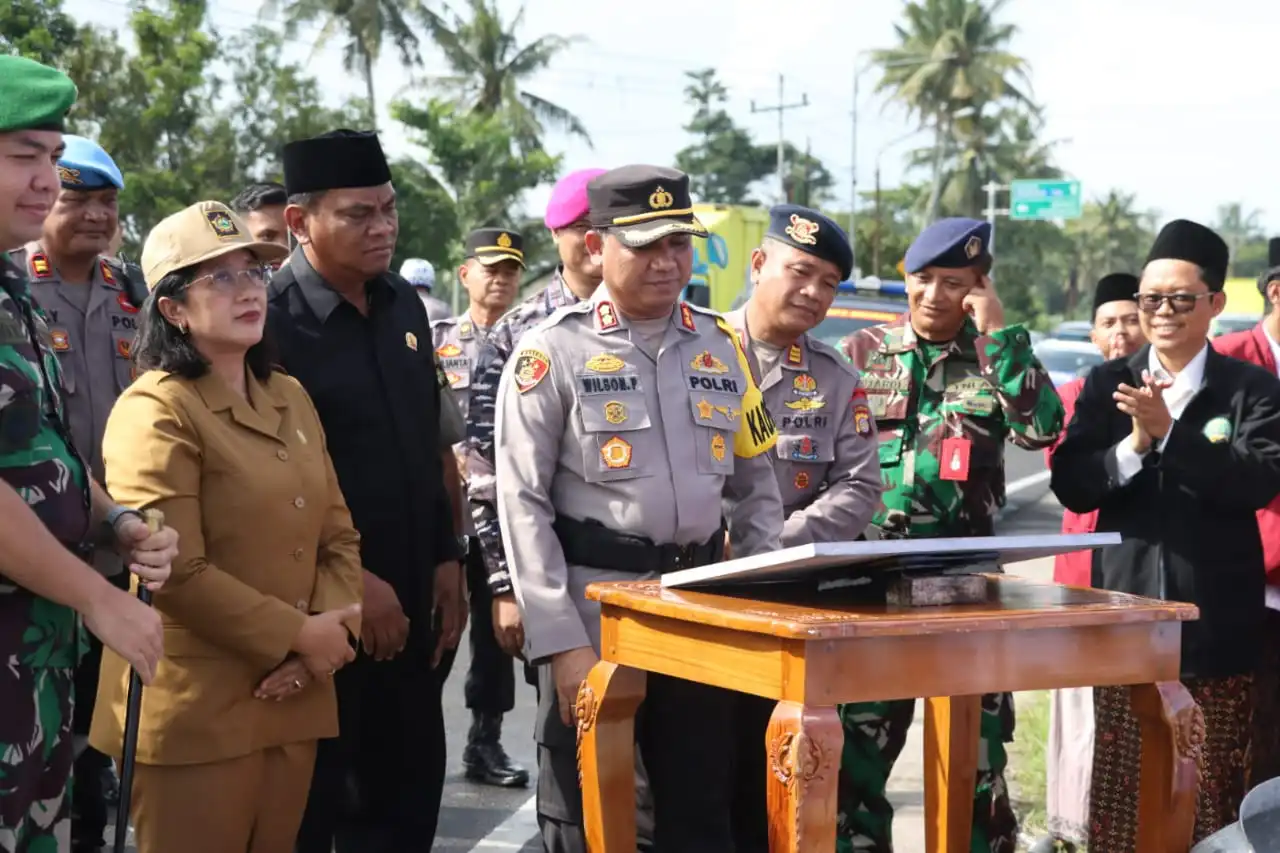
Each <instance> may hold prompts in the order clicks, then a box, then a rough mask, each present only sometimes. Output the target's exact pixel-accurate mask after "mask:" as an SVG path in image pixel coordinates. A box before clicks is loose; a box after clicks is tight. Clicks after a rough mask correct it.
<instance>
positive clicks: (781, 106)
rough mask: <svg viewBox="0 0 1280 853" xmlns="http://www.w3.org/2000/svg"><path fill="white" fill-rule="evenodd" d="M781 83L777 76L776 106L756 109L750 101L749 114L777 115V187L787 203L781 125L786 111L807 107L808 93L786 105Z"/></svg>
mask: <svg viewBox="0 0 1280 853" xmlns="http://www.w3.org/2000/svg"><path fill="white" fill-rule="evenodd" d="M783 81H784V77H783V75H781V74H779V75H778V103H777V104H776V105H774V106H772V107H757V106H756V102H755V101H754V100H752V101H751V112H752V114H753V115H754V114H755V113H770V112H777V114H778V186H779V189H780V190H781V191H782V200H783V201H784V202H785V201H788V200H789V199H788V198H787V172H786V169H787V156H786V153H785V147H784V146H785V145H786V144H787V143H786V140H787V137H786V135H785V133H784V129H783V125H784V122H783V117H784V116H785V115H786V112H787V110H794V109H798V108H799V107H807V106H809V95H808V93H805V94H803V95H801V96H800V100H799V101H797V102H796V103H794V104H788V103H787V102H786V99H785V98H784V96H783Z"/></svg>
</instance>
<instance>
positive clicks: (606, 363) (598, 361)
mask: <svg viewBox="0 0 1280 853" xmlns="http://www.w3.org/2000/svg"><path fill="white" fill-rule="evenodd" d="M626 366H627V363H626V362H625V361H623V360H622V359H620V358H618V357H617V356H616V355H612V354H610V353H607V352H602V353H600V354H599V355H593V356H591V358H589V359H587V363H586V365H585V367H586V368H587V370H590V371H592V372H593V373H617V372H618V371H619V370H621V369H622V368H624V367H626Z"/></svg>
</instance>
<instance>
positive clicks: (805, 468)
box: [725, 309, 883, 547]
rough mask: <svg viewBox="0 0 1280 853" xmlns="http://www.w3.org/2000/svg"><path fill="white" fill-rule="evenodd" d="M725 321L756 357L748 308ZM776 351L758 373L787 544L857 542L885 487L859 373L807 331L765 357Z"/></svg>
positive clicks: (756, 366) (785, 543) (877, 505)
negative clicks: (772, 432)
mask: <svg viewBox="0 0 1280 853" xmlns="http://www.w3.org/2000/svg"><path fill="white" fill-rule="evenodd" d="M725 319H726V320H727V321H728V322H729V323H730V324H731V325H732V326H733V328H734V329H736V330H737V332H738V334H739V336H740V337H741V340H742V344H743V347H744V349H746V350H747V351H749V352H751V353H752V354H753V358H754V357H755V355H754V354H755V352H756V351H757V349H758V345H759V343H760V342H759V341H755V340H754V339H752V338H751V335H750V332H749V331H748V329H747V316H746V310H745V309H741V310H738V311H733V312H730V313H728V314H726V315H725ZM766 346H767V345H766ZM773 350H777V358H776V360H775V361H774V362H773V363H772V365H761V364H758V363H757V364H756V365H753V368H758V371H759V372H758V373H757V378H758V381H759V385H760V391H761V392H762V393H763V394H764V402H765V406H766V407H767V408H768V410H769V412H770V413H771V414H772V415H773V419H774V422H775V423H776V424H777V427H778V443H777V445H776V447H775V448H774V452H773V454H772V455H771V458H772V461H773V466H774V471H775V473H776V475H777V479H778V490H779V491H780V492H781V494H782V503H783V505H784V507H785V508H786V519H787V520H786V524H785V525H784V526H783V529H782V545H783V547H791V546H793V545H808V544H811V543H813V542H839V541H848V540H851V539H857V538H858V536H859V535H861V534H862V533H863V532H864V530H865V529H866V526H867V524H868V523H870V521H871V517H872V515H874V513H875V511H876V509H877V508H878V507H879V505H880V494H881V491H882V489H883V487H882V485H881V483H880V462H879V456H878V446H879V442H878V440H877V438H876V426H875V421H874V419H873V418H872V416H871V411H870V408H869V405H868V402H867V395H866V393H865V392H864V391H863V390H862V386H861V383H860V382H859V377H858V372H857V371H856V370H855V369H854V368H853V366H852V365H850V364H849V363H848V362H847V361H846V360H845V359H844V358H842V357H841V356H840V354H839V353H838V352H836V350H834V349H832V348H831V347H829V346H827V345H826V344H824V343H822V342H821V341H819V340H817V339H816V338H814V337H812V336H811V335H808V334H805V335H801V336H800V337H799V338H798V339H797V340H796V342H795V343H794V344H792V345H790V346H787V347H782V348H780V349H779V348H775V347H769V348H768V350H767V352H770V353H772V351H773ZM757 362H758V360H757Z"/></svg>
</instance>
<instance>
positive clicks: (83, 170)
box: [13, 134, 146, 851]
mask: <svg viewBox="0 0 1280 853" xmlns="http://www.w3.org/2000/svg"><path fill="white" fill-rule="evenodd" d="M63 141H64V143H65V145H66V147H65V149H64V150H63V152H62V156H61V157H60V158H58V177H59V181H60V182H61V184H62V188H61V192H60V193H59V194H58V200H57V201H56V202H55V203H54V205H53V210H51V211H50V212H49V216H48V217H47V218H46V219H45V221H44V228H43V231H42V233H41V236H40V239H39V240H34V241H32V242H30V243H28V244H27V245H26V246H25V247H24V248H23V249H22V251H20V252H15V253H14V254H13V259H14V261H15V262H17V263H19V264H22V265H23V266H24V267H25V268H26V271H27V276H28V280H29V281H30V282H31V293H32V295H33V296H35V298H36V301H37V302H38V303H39V304H40V306H41V307H42V308H43V309H44V311H45V314H46V315H47V316H48V318H49V331H50V334H51V336H52V340H53V349H54V351H55V352H56V353H57V354H58V365H59V367H61V368H62V377H63V383H64V385H65V386H66V389H67V397H66V412H67V420H68V421H69V423H70V425H71V437H72V439H73V440H74V441H75V445H76V448H77V449H78V450H80V451H81V452H82V453H84V455H85V457H86V458H87V461H88V462H89V470H90V471H91V472H92V474H93V477H94V479H96V480H97V481H98V482H103V469H102V435H103V432H104V431H105V429H106V425H107V415H108V414H110V413H111V407H112V406H114V405H115V402H116V398H117V397H118V396H120V392H122V391H123V390H124V389H125V388H127V387H128V386H129V383H130V382H132V381H133V376H134V370H135V368H134V366H133V361H132V359H131V358H130V356H131V355H132V353H131V351H130V347H131V346H132V343H133V336H134V332H135V331H136V329H137V322H136V317H137V313H138V308H139V307H140V306H141V304H142V300H143V299H145V294H146V285H145V283H143V282H141V281H139V282H137V283H136V285H132V284H130V277H129V272H128V271H127V270H126V269H125V268H124V265H123V264H121V263H120V262H119V261H117V260H116V259H114V258H111V257H109V254H108V253H109V252H110V244H111V239H112V237H114V235H115V233H116V230H117V229H118V227H119V215H118V210H117V195H118V193H119V192H120V190H122V189H124V178H123V176H122V175H121V174H120V169H119V168H117V166H116V164H115V162H114V161H113V160H112V159H111V157H110V156H109V155H108V154H107V152H106V151H104V150H103V149H102V147H101V146H99V145H98V143H96V142H93V141H91V140H89V139H85V138H84V137H82V136H72V135H70V134H67V135H65V136H63ZM127 284H130V286H128V287H127V286H126V285H127ZM131 293H132V295H131ZM93 562H94V566H95V567H96V568H97V569H98V571H100V572H102V573H103V574H104V575H106V576H107V577H109V578H111V579H112V582H113V583H115V584H116V585H117V586H119V587H120V588H121V589H127V588H128V586H129V575H128V573H127V572H125V571H124V564H123V563H122V562H121V560H120V556H119V554H117V553H116V551H115V549H114V548H110V547H99V548H98V549H96V551H95V552H94V559H93ZM101 662H102V643H101V642H99V641H98V640H97V639H96V638H94V637H92V636H90V637H89V650H88V653H87V654H86V655H85V656H84V658H83V659H81V661H80V663H79V665H78V666H77V667H76V695H77V697H78V699H77V702H76V707H75V714H74V717H75V719H74V724H75V725H74V730H75V733H76V736H77V738H86V737H88V734H89V722H90V721H91V720H92V719H93V707H94V699H95V697H96V696H97V692H98V669H99V667H100V665H101ZM75 771H76V773H75V775H76V785H75V789H74V794H73V796H74V800H75V802H74V803H73V809H72V824H71V835H72V843H73V845H74V846H75V848H76V850H77V851H79V850H85V851H91V850H97V849H99V848H100V846H101V845H102V843H103V833H104V832H105V831H106V828H107V807H108V805H109V803H110V802H112V801H114V798H115V794H116V788H117V787H118V786H117V784H116V782H115V779H114V776H113V773H112V767H111V759H109V758H108V757H107V756H105V755H103V754H102V753H100V752H98V751H97V750H96V749H94V748H93V747H91V746H88V745H87V744H84V745H83V752H81V753H80V754H79V755H78V756H77V757H76V765H75Z"/></svg>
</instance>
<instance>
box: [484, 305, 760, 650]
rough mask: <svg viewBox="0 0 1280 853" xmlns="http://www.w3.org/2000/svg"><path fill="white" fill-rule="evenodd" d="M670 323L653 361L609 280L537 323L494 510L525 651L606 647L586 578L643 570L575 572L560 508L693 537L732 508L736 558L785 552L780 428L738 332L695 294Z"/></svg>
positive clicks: (587, 518) (508, 394) (528, 343)
mask: <svg viewBox="0 0 1280 853" xmlns="http://www.w3.org/2000/svg"><path fill="white" fill-rule="evenodd" d="M664 322H665V331H664V334H663V337H662V339H661V348H660V349H659V350H658V352H657V357H656V359H655V358H652V357H651V356H649V355H648V354H646V352H645V351H644V350H643V348H642V347H641V346H640V345H638V343H636V342H633V332H634V331H635V330H634V329H633V328H632V324H631V323H630V322H628V321H627V320H626V319H625V318H624V317H622V316H621V315H620V314H619V313H618V312H617V309H616V308H615V307H614V304H613V302H612V301H611V299H610V295H609V291H608V286H607V285H602V286H601V287H600V288H599V289H598V290H597V291H596V293H595V294H594V295H593V296H592V298H591V299H589V300H586V301H584V302H580V303H578V304H576V305H573V306H567V307H564V308H561V309H559V310H558V311H556V313H555V314H553V315H552V316H551V317H549V318H548V319H547V320H545V321H543V322H542V323H540V324H539V325H538V326H536V327H534V328H533V329H531V330H530V331H529V332H527V333H526V334H525V335H524V336H523V337H522V338H521V339H520V342H519V346H518V349H517V350H516V352H515V354H514V357H513V358H512V359H511V360H510V361H509V362H508V363H507V366H506V368H505V369H504V371H503V375H502V380H501V383H500V385H499V388H498V394H497V411H496V441H495V462H496V465H495V468H496V471H497V503H498V517H499V520H500V523H501V526H502V530H503V534H504V542H503V544H504V547H505V551H506V556H507V561H508V563H509V565H510V566H511V569H512V575H513V582H514V587H515V592H516V596H517V599H518V601H519V603H520V607H521V612H522V613H523V614H524V624H525V640H526V657H527V658H528V659H529V660H535V661H536V660H542V659H546V658H548V657H550V656H552V655H555V654H557V653H560V652H564V651H568V650H570V649H575V648H580V647H583V646H587V645H591V646H594V647H596V648H598V647H599V632H600V619H599V605H598V604H596V603H595V602H589V601H587V600H586V598H585V596H584V590H585V588H586V586H587V584H589V583H592V582H595V581H601V580H619V579H636V578H637V577H638V576H637V575H634V574H631V575H628V574H623V573H619V572H615V571H607V570H602V569H597V568H591V567H585V566H571V565H567V564H566V561H565V558H564V551H563V549H562V547H561V545H560V542H559V540H558V539H557V536H556V533H555V532H554V530H553V526H552V525H553V522H554V521H555V519H556V517H557V516H558V515H563V516H567V517H568V518H571V519H574V520H576V521H580V522H588V523H590V522H593V521H594V522H598V523H600V524H602V525H604V527H605V528H607V529H609V530H611V531H615V532H619V533H626V534H631V535H637V536H644V537H647V538H648V539H649V540H651V541H652V542H654V543H657V544H676V545H682V546H683V545H692V544H701V543H705V542H707V541H709V540H710V539H711V537H712V536H714V535H717V534H718V531H719V530H720V527H721V520H722V512H723V513H724V514H725V515H726V516H727V518H728V521H729V530H730V538H731V541H732V544H733V549H734V554H735V555H737V556H748V555H751V554H755V553H761V552H765V551H770V550H774V549H776V548H777V547H778V544H779V535H780V533H781V526H782V525H781V522H782V503H781V500H780V498H779V496H778V489H777V484H776V483H775V482H774V478H773V476H772V470H771V468H770V464H769V460H768V458H767V453H768V449H769V448H770V447H771V446H772V442H773V439H774V437H775V435H774V427H773V423H772V421H771V420H769V417H768V413H767V412H766V411H765V410H764V407H763V405H762V403H761V402H760V400H759V392H758V391H757V390H756V389H755V387H754V385H753V384H752V383H751V379H750V373H749V368H748V367H747V364H746V361H745V357H743V356H741V354H740V353H739V351H738V349H737V347H736V345H735V343H736V339H735V337H734V336H733V333H732V330H731V329H728V327H727V326H721V325H719V324H722V323H723V322H724V321H723V319H721V318H719V317H717V316H715V315H713V314H711V313H710V312H704V311H701V310H699V309H696V308H692V307H691V306H689V305H687V304H685V303H680V304H679V305H677V306H675V307H674V308H673V311H672V314H671V318H670V319H669V320H666V321H664ZM722 498H723V499H724V504H723V508H722Z"/></svg>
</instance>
